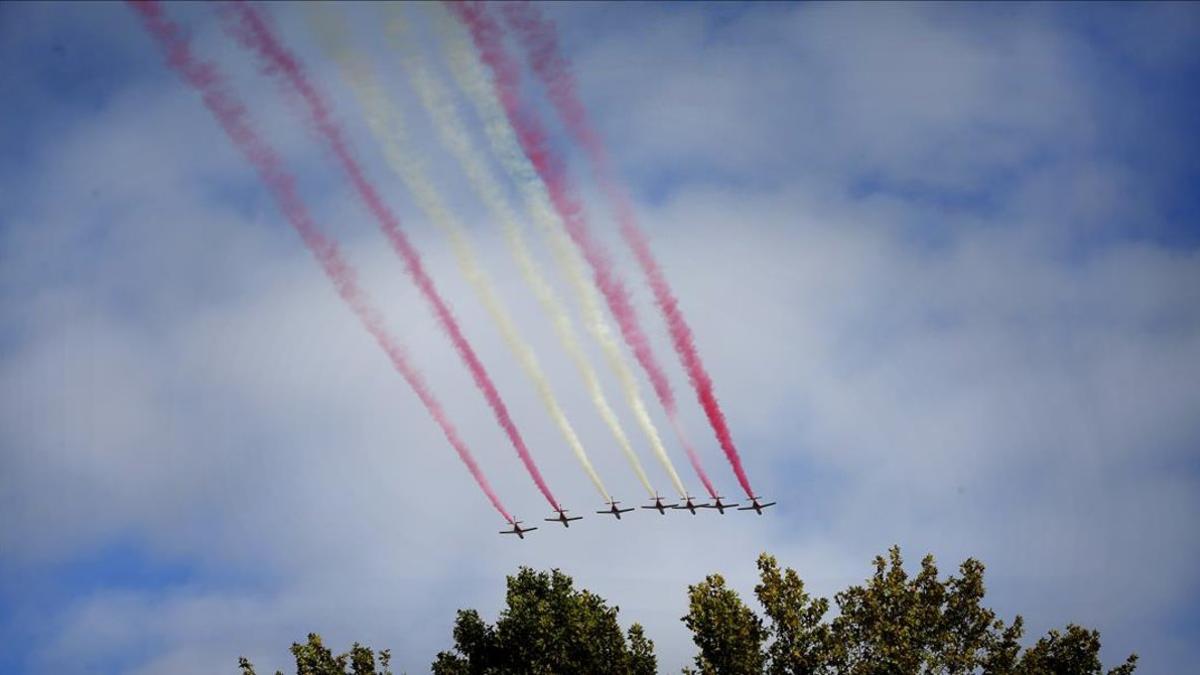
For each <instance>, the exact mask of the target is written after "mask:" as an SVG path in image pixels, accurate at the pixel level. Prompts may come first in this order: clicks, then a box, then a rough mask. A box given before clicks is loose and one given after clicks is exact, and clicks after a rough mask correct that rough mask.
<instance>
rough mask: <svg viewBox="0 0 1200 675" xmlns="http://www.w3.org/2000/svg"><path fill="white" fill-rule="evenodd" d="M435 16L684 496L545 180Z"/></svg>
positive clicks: (460, 37)
mask: <svg viewBox="0 0 1200 675" xmlns="http://www.w3.org/2000/svg"><path fill="white" fill-rule="evenodd" d="M436 16H437V19H436V23H437V27H438V31H439V34H440V36H441V38H442V39H441V44H442V46H443V49H444V50H445V52H446V57H447V62H448V64H449V66H450V72H451V75H452V76H453V77H454V80H455V82H456V83H457V85H458V87H459V88H460V89H461V90H462V91H463V92H464V93H465V94H466V95H467V98H468V99H470V101H471V103H472V105H473V106H474V107H475V110H476V112H477V114H478V115H479V117H480V119H482V120H483V122H484V128H485V131H486V133H487V137H488V141H489V142H490V144H491V146H492V151H493V152H494V153H495V154H496V156H497V157H498V158H499V159H500V162H501V163H502V164H503V165H504V167H505V170H506V171H508V172H509V174H510V175H511V176H512V178H513V180H514V182H515V183H516V184H517V186H518V188H519V189H520V190H521V194H522V196H523V197H524V199H525V205H526V208H527V209H528V210H529V213H530V215H531V216H532V219H533V222H534V223H536V224H537V225H538V227H539V228H540V229H541V231H542V234H543V235H544V236H545V237H546V239H547V240H548V242H549V244H550V249H551V251H553V253H554V259H555V262H556V263H557V264H558V266H559V268H560V269H561V270H562V272H563V274H564V275H565V276H566V277H567V279H568V280H569V281H570V283H571V286H572V288H573V289H574V291H575V295H576V299H577V300H578V302H579V305H580V309H581V311H582V314H583V317H584V325H585V326H586V327H587V329H588V332H589V333H591V334H592V336H593V337H594V338H595V339H596V341H597V342H598V343H599V344H600V346H601V349H602V351H603V352H604V356H605V359H606V361H607V362H608V364H609V367H610V368H611V369H612V370H613V372H614V373H615V374H616V376H617V379H618V381H620V383H621V388H622V390H623V391H624V392H625V398H626V399H627V400H628V402H629V407H630V408H631V409H632V410H633V414H634V417H635V419H637V422H638V426H640V427H641V429H642V432H643V433H644V434H645V435H646V438H647V440H648V441H649V442H650V447H651V448H652V449H653V450H654V454H655V456H656V457H657V458H658V460H659V462H660V463H661V464H662V465H663V468H664V469H666V471H667V474H668V475H669V476H670V478H671V483H672V484H673V485H674V486H675V489H676V490H678V491H679V494H680V495H683V496H686V495H687V490H686V489H685V488H684V486H683V481H682V480H680V478H679V474H678V473H677V472H676V471H675V466H674V465H673V464H672V463H671V458H670V457H668V456H667V451H666V449H665V448H664V447H663V444H662V439H661V438H660V437H659V434H658V429H657V428H655V426H654V422H653V421H652V420H651V419H650V413H649V412H648V411H647V410H646V405H645V403H644V402H643V401H642V396H641V393H640V392H639V391H638V385H637V380H636V379H635V378H634V376H633V372H632V371H631V370H630V369H629V365H628V364H627V363H626V362H625V357H624V356H623V355H622V354H621V348H620V346H619V344H618V343H617V340H616V338H615V337H614V336H613V332H612V329H611V328H610V327H609V326H608V323H607V322H606V321H605V320H604V314H603V312H602V311H601V308H600V303H599V299H598V298H597V297H596V294H595V289H594V288H593V287H592V285H591V283H590V282H589V281H588V277H587V272H586V271H585V270H584V266H583V261H581V260H580V259H579V258H578V257H577V253H576V251H575V249H574V247H573V246H572V244H571V240H570V238H569V237H568V236H567V233H566V231H565V228H564V226H563V223H562V221H561V219H560V218H559V216H558V213H557V212H556V211H555V210H554V207H553V205H552V204H551V202H550V196H549V194H548V193H547V192H546V186H545V184H543V183H542V180H541V178H540V177H539V176H538V174H537V171H536V170H535V169H534V167H533V165H532V164H531V163H530V162H529V159H528V158H527V157H526V156H525V153H524V152H523V151H522V150H521V145H520V142H519V141H518V140H517V138H516V132H515V131H514V130H513V128H512V125H510V124H509V122H508V117H507V116H506V115H505V113H504V109H503V108H502V107H501V106H500V103H499V101H497V100H496V98H495V94H494V92H493V89H492V85H491V83H490V82H489V81H488V78H487V75H486V74H485V73H484V71H483V66H482V64H481V63H480V62H479V59H478V57H477V56H476V54H475V49H474V47H473V46H472V45H471V42H470V39H469V38H468V37H467V36H466V35H465V34H464V33H463V31H462V28H461V26H459V25H458V23H457V22H456V21H455V20H454V19H453V17H451V16H450V15H449V14H448V13H447V12H446V11H445V10H444V9H441V8H440V7H439V8H438V10H437V14H436Z"/></svg>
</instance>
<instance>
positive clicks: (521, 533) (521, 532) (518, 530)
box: [500, 520, 537, 539]
mask: <svg viewBox="0 0 1200 675" xmlns="http://www.w3.org/2000/svg"><path fill="white" fill-rule="evenodd" d="M512 526H513V529H511V530H500V534H515V535H517V536H518V537H520V538H522V539H524V538H525V533H526V532H532V531H533V530H536V529H537V528H536V527H521V521H519V520H514V521H512Z"/></svg>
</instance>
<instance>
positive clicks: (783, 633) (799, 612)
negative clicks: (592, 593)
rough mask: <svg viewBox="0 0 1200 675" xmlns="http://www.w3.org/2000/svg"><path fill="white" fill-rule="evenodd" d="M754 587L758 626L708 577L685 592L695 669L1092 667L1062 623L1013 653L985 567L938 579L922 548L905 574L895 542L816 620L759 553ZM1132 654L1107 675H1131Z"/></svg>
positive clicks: (814, 606)
mask: <svg viewBox="0 0 1200 675" xmlns="http://www.w3.org/2000/svg"><path fill="white" fill-rule="evenodd" d="M758 570H759V577H760V583H759V584H758V585H757V586H755V588H754V593H755V596H756V597H757V598H758V601H759V603H760V604H761V605H762V606H763V609H764V612H765V614H766V617H767V623H766V624H765V625H764V624H763V623H762V621H761V620H760V619H759V618H758V617H757V616H756V615H755V614H754V613H753V611H751V610H750V609H749V608H748V607H746V605H745V604H743V603H742V601H741V599H740V598H739V597H738V595H737V593H736V592H735V591H733V590H730V589H727V588H725V582H724V580H723V579H722V578H721V577H719V576H710V577H708V578H707V579H705V581H704V582H703V583H701V584H698V585H696V586H692V587H690V588H689V600H690V609H689V612H688V614H687V616H685V617H683V621H684V623H685V624H686V625H687V626H688V628H690V629H691V630H692V637H693V640H694V641H695V643H696V646H697V647H698V648H699V650H700V653H699V654H698V655H697V656H696V659H695V660H696V666H697V668H698V669H699V670H700V672H701V673H705V674H709V673H712V674H714V675H716V674H721V675H724V674H731V675H738V674H742V673H760V672H766V673H770V674H772V675H784V674H795V675H802V674H803V675H834V674H836V675H910V674H914V673H924V674H930V675H933V674H939V675H965V674H967V673H983V674H984V675H1103V673H1104V671H1103V667H1102V666H1101V663H1100V657H1099V653H1100V635H1099V633H1097V632H1096V631H1088V630H1085V629H1083V628H1080V627H1079V626H1075V625H1069V626H1068V627H1067V629H1066V632H1065V633H1059V632H1058V631H1050V633H1049V634H1048V635H1047V636H1046V637H1043V638H1042V639H1041V640H1039V641H1038V642H1037V644H1035V645H1034V646H1033V647H1031V648H1030V649H1028V650H1026V651H1025V652H1024V653H1022V652H1021V645H1020V638H1021V637H1022V635H1023V632H1024V622H1023V621H1022V619H1021V617H1020V616H1017V617H1016V618H1015V619H1014V620H1013V622H1012V624H1011V625H1006V624H1005V622H1004V621H1003V620H1001V619H998V618H997V617H996V614H995V612H993V611H992V610H990V609H988V608H986V607H984V606H983V604H982V601H983V596H984V592H985V589H984V583H983V573H984V566H983V565H982V564H981V563H980V562H979V561H977V560H974V559H967V560H966V561H965V562H963V563H962V565H960V566H959V568H958V574H957V575H952V576H950V577H949V578H947V579H946V580H945V581H942V580H939V578H938V569H937V567H936V565H935V564H934V560H933V557H932V556H926V557H925V558H924V559H923V560H922V561H921V569H920V572H918V573H917V574H916V576H913V577H910V576H909V575H908V573H907V572H906V571H905V570H904V561H903V559H902V558H901V556H900V549H899V548H898V547H893V548H892V549H891V550H889V551H888V556H887V558H884V557H883V556H878V557H876V558H875V572H874V574H873V575H872V576H871V578H869V579H868V580H867V582H866V584H864V585H861V586H851V587H850V588H848V589H846V590H844V591H842V592H840V593H838V594H836V595H835V596H834V597H835V600H836V602H837V605H838V609H839V614H838V616H837V617H836V618H834V619H832V620H831V621H826V620H825V618H824V617H825V614H826V613H827V612H828V610H829V601H828V600H826V599H824V598H815V599H814V598H812V597H811V596H809V594H808V593H806V592H805V590H804V582H803V581H801V579H800V576H799V575H798V574H797V573H796V572H795V570H791V569H787V570H781V569H780V567H779V564H778V563H777V562H776V561H775V559H774V558H773V557H771V556H769V555H767V554H765V553H764V554H763V555H761V556H760V557H759V559H758ZM1136 662H1137V656H1136V655H1131V656H1130V657H1129V658H1128V659H1127V660H1126V661H1125V663H1124V664H1123V665H1121V666H1120V667H1118V668H1116V669H1113V670H1111V671H1109V675H1131V673H1133V671H1134V667H1135V664H1136Z"/></svg>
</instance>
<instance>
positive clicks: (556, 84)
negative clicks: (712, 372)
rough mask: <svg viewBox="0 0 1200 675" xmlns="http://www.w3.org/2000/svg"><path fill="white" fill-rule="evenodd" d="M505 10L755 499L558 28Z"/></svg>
mask: <svg viewBox="0 0 1200 675" xmlns="http://www.w3.org/2000/svg"><path fill="white" fill-rule="evenodd" d="M501 12H502V13H503V14H504V17H505V18H506V19H507V20H508V23H509V25H510V26H512V27H513V29H514V31H515V32H516V34H517V36H518V38H519V41H520V42H521V45H522V46H523V47H524V49H525V53H526V55H527V57H528V58H529V62H530V65H531V66H532V67H533V72H534V73H535V74H536V75H537V76H538V79H539V80H541V82H542V84H543V85H544V86H545V87H546V89H547V91H548V92H549V95H550V101H551V103H552V104H553V105H554V108H555V109H556V110H557V111H558V114H559V117H561V118H562V120H563V122H564V123H565V126H566V128H567V131H568V132H569V133H570V134H571V136H572V137H574V139H575V141H576V142H577V143H579V144H580V145H581V146H583V149H584V151H585V152H586V153H587V156H588V159H589V160H590V162H591V164H592V170H593V173H594V174H595V175H596V179H597V182H598V183H599V184H600V189H601V190H603V191H604V194H605V197H607V199H608V201H609V202H610V203H611V204H612V205H613V208H614V210H615V211H616V215H617V223H618V227H619V229H620V231H621V236H622V237H623V238H624V239H625V242H626V243H627V244H628V245H629V247H630V248H632V249H633V252H634V257H636V258H637V261H638V265H639V266H640V267H641V268H642V273H643V274H644V275H645V277H646V281H647V283H648V284H649V285H650V288H651V290H652V291H653V292H654V301H655V304H657V305H658V308H659V311H660V312H661V313H662V315H663V318H664V319H665V320H666V322H667V327H668V329H669V331H670V334H671V342H672V343H673V344H674V345H675V351H676V353H678V354H679V358H680V360H681V361H682V362H683V366H684V369H686V370H687V373H688V379H689V380H690V381H691V383H692V388H693V389H694V390H695V391H696V397H697V398H698V399H699V401H700V406H701V407H702V408H704V414H705V415H707V416H708V421H709V424H711V425H712V428H713V432H714V433H715V434H716V436H717V441H718V442H719V443H720V444H721V449H722V450H724V451H725V457H726V458H727V459H728V460H729V463H730V465H732V466H733V472H734V474H736V475H737V479H738V482H739V483H741V486H742V489H743V490H745V491H746V495H747V496H749V497H753V496H754V492H753V490H751V488H750V480H749V479H748V478H746V472H745V471H744V470H743V469H742V459H741V457H740V456H739V455H738V451H737V448H736V447H735V446H734V444H733V436H732V435H731V434H730V432H729V425H727V424H726V423H725V413H724V412H723V411H722V410H721V406H720V404H719V403H718V402H717V397H716V394H715V393H714V392H713V384H712V378H710V377H709V375H708V370H707V369H705V367H704V363H703V361H701V360H700V354H699V352H697V351H696V343H695V340H694V338H693V337H692V329H691V326H689V325H688V323H687V321H686V320H685V319H684V318H683V313H682V312H681V311H680V309H679V301H678V300H677V299H676V298H675V295H674V293H673V292H672V291H671V287H670V285H669V284H668V283H667V279H666V277H665V276H663V273H662V268H661V267H659V264H658V260H656V259H655V257H654V253H653V252H652V251H651V250H650V243H649V242H648V241H647V240H646V235H645V234H644V233H643V232H642V230H641V228H639V227H638V224H637V220H636V218H635V216H634V212H633V204H632V203H631V202H630V199H629V194H628V193H627V192H626V191H625V189H624V188H623V186H622V185H621V183H620V182H619V181H618V180H617V179H616V176H615V172H614V171H613V170H612V163H611V161H610V160H609V156H608V150H607V148H606V147H605V145H604V143H603V141H601V140H600V136H599V135H598V134H597V133H596V131H595V130H594V129H593V127H592V125H591V122H590V121H589V119H588V114H587V109H586V108H584V106H583V103H582V102H581V101H580V100H579V96H578V95H577V94H576V91H575V78H574V77H573V74H572V72H571V68H570V64H569V63H568V62H567V60H566V57H565V56H564V55H563V53H562V50H561V49H559V46H558V36H557V34H556V32H555V30H554V24H553V23H551V22H550V21H548V20H546V19H545V18H544V17H543V16H542V14H541V11H540V10H539V9H538V8H537V7H535V6H533V5H532V4H531V3H529V2H524V1H519V2H509V3H504V4H503V5H501Z"/></svg>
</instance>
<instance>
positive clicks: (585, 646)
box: [432, 567, 657, 675]
mask: <svg viewBox="0 0 1200 675" xmlns="http://www.w3.org/2000/svg"><path fill="white" fill-rule="evenodd" d="M617 612H618V608H616V607H612V608H610V607H609V606H608V605H607V604H606V603H605V602H604V600H603V599H602V598H600V596H598V595H595V594H594V593H591V592H589V591H586V590H576V589H575V588H574V584H573V582H572V581H571V578H570V577H569V576H567V575H565V574H563V573H562V572H560V571H558V570H552V571H551V572H549V573H547V572H535V571H533V570H531V569H529V568H524V567H523V568H521V569H520V570H519V571H518V572H517V574H516V575H515V576H510V577H508V592H507V595H506V607H505V609H504V610H503V611H501V613H500V618H499V619H498V620H497V621H496V624H495V625H494V626H491V625H488V624H487V623H486V622H484V621H483V619H482V618H480V616H479V613H478V612H476V611H475V610H460V611H459V612H458V617H457V619H456V620H455V622H454V633H453V635H454V648H453V650H452V651H446V652H441V653H439V654H438V655H437V658H436V659H435V660H434V662H433V666H432V669H433V672H434V673H435V675H500V674H504V673H630V674H631V675H649V674H650V673H654V672H655V671H656V669H657V662H656V659H655V657H654V643H653V642H651V641H650V640H649V639H648V638H647V637H646V636H645V633H644V632H643V630H642V627H641V626H639V625H637V624H634V625H633V626H632V627H630V629H629V632H628V634H625V633H622V631H621V627H620V625H619V624H618V623H617Z"/></svg>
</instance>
